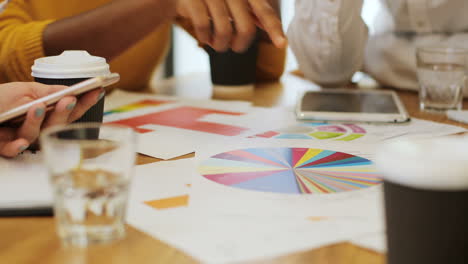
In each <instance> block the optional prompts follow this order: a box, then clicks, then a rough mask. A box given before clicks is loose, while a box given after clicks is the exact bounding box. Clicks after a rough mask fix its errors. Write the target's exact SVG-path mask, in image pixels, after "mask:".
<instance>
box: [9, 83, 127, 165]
mask: <svg viewBox="0 0 468 264" xmlns="http://www.w3.org/2000/svg"><path fill="white" fill-rule="evenodd" d="M117 79H118V77H117ZM111 80H112V82H114V81H115V77H114V78H112V79H111ZM88 81H89V80H88ZM91 82H92V83H93V84H92V85H91V86H89V85H90V83H89V82H87V83H84V84H85V85H84V86H86V89H85V90H87V89H91V91H88V92H85V91H79V90H80V89H81V88H83V86H82V85H80V86H78V88H79V87H81V88H80V89H78V90H74V89H71V90H72V91H75V93H76V94H81V96H80V98H76V97H75V96H69V94H68V93H67V92H65V93H64V92H63V91H65V90H66V91H70V88H71V87H70V88H64V87H63V86H54V85H44V84H40V83H18V82H17V83H7V84H0V95H1V96H0V112H1V111H3V110H4V109H8V108H11V106H15V105H20V107H16V108H14V109H12V110H14V111H11V110H10V111H6V112H4V113H2V114H0V116H3V120H8V122H3V123H0V156H4V157H14V156H16V155H18V154H19V153H21V152H22V151H24V150H25V149H27V148H28V147H29V146H30V144H32V143H34V142H35V141H36V139H37V137H38V136H39V133H40V131H41V129H43V128H46V127H49V126H53V125H60V124H67V123H70V122H72V121H74V120H76V119H78V118H79V117H81V116H82V115H83V114H84V113H85V112H86V111H88V109H89V108H90V107H92V106H93V105H94V104H96V102H98V101H99V100H100V98H102V96H103V95H104V90H103V89H99V88H96V86H95V85H96V84H95V82H96V80H94V81H91ZM97 82H98V83H101V85H97V87H99V86H106V85H109V83H107V82H104V80H97ZM112 82H110V83H112ZM75 88H77V87H75ZM82 92H84V94H82ZM72 94H73V93H71V95H72ZM44 98H47V100H44ZM57 100H58V101H57ZM31 102H32V103H31ZM46 104H49V106H53V107H52V108H53V110H52V111H51V112H50V113H48V114H47V115H46V109H47V105H46ZM25 105H32V106H31V107H25ZM24 108H26V112H25V114H21V113H23V111H24V110H23V109H24ZM12 118H13V119H18V118H23V120H24V121H22V122H18V123H14V124H12V122H11V121H12Z"/></svg>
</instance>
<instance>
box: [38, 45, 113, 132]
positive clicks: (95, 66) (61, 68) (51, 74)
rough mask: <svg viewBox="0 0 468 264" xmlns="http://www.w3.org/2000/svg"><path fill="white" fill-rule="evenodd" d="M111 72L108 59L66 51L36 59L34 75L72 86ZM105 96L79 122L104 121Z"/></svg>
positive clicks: (53, 82) (50, 81)
mask: <svg viewBox="0 0 468 264" xmlns="http://www.w3.org/2000/svg"><path fill="white" fill-rule="evenodd" d="M108 74H110V69H109V64H107V62H106V59H104V58H101V57H96V56H91V55H90V54H89V53H88V52H86V51H79V50H73V51H64V52H63V53H62V54H61V55H59V56H51V57H44V58H40V59H37V60H35V61H34V65H33V67H32V76H33V77H34V79H35V81H36V82H39V83H43V84H49V85H53V84H57V85H66V86H71V85H74V84H77V83H79V82H81V81H84V80H87V79H89V78H93V77H96V76H101V75H108ZM103 114H104V98H102V99H101V100H99V102H97V103H96V104H95V105H94V106H93V107H91V108H90V109H89V110H88V111H87V112H86V113H85V114H84V115H83V116H82V117H81V118H80V119H79V120H77V121H75V122H76V123H78V122H98V123H102V119H103Z"/></svg>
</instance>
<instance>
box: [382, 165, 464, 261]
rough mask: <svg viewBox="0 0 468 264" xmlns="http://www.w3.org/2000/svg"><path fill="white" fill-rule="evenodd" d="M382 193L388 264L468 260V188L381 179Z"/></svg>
mask: <svg viewBox="0 0 468 264" xmlns="http://www.w3.org/2000/svg"><path fill="white" fill-rule="evenodd" d="M467 173H468V172H467ZM384 197H385V208H386V210H385V212H386V217H385V219H386V224H387V245H388V253H387V260H388V261H387V264H415V263H424V264H442V263H450V264H456V263H460V264H461V263H468V191H436V190H422V189H416V188H412V187H407V186H404V185H400V184H396V183H392V182H389V181H384Z"/></svg>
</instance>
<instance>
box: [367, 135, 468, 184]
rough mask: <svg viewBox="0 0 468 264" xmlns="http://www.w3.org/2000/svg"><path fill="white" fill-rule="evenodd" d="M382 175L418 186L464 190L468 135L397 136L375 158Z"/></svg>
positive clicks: (395, 180)
mask: <svg viewBox="0 0 468 264" xmlns="http://www.w3.org/2000/svg"><path fill="white" fill-rule="evenodd" d="M375 164H376V166H377V169H378V170H379V171H380V173H382V174H383V175H384V179H385V180H387V181H389V182H392V183H397V184H400V185H404V186H409V187H413V188H418V189H426V190H439V191H458V190H468V137H449V138H436V139H430V140H409V139H407V140H398V141H393V142H391V143H388V144H385V145H383V146H382V147H381V148H379V150H378V151H377V155H376V158H375Z"/></svg>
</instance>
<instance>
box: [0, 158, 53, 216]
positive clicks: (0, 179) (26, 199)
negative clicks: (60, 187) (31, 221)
mask: <svg viewBox="0 0 468 264" xmlns="http://www.w3.org/2000/svg"><path fill="white" fill-rule="evenodd" d="M51 206H52V189H51V187H50V186H49V178H48V172H47V169H46V167H45V165H43V163H42V155H41V154H40V153H39V152H38V153H37V154H32V153H30V152H25V153H24V154H21V155H19V156H18V157H16V158H15V159H4V158H0V211H1V209H28V208H30V209H32V208H44V207H51ZM0 214H1V213H0Z"/></svg>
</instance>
